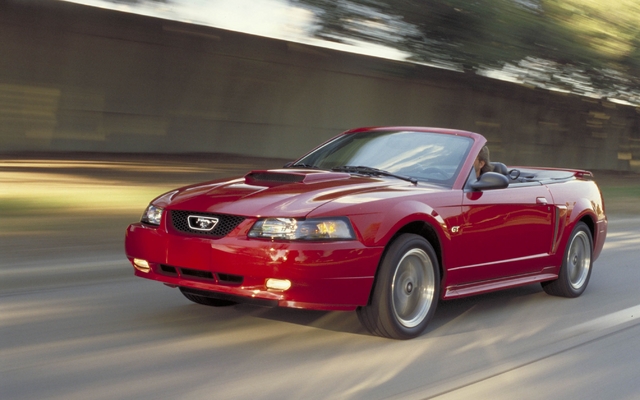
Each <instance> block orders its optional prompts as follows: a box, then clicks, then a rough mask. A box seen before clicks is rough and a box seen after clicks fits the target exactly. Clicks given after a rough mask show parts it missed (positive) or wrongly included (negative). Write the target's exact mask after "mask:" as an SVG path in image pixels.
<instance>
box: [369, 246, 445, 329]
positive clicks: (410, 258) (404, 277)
mask: <svg viewBox="0 0 640 400" xmlns="http://www.w3.org/2000/svg"><path fill="white" fill-rule="evenodd" d="M439 293H440V272H439V268H438V259H437V257H436V253H435V251H434V250H433V247H432V246H431V244H430V243H429V242H428V241H427V240H426V239H424V238H423V237H422V236H418V235H414V234H403V235H401V236H399V237H398V238H397V239H396V240H395V241H394V242H393V243H392V244H391V246H390V247H389V249H388V250H387V252H386V254H385V256H384V258H383V260H382V263H381V264H380V268H379V270H378V274H377V277H376V283H375V286H374V289H373V295H372V299H371V304H369V305H367V306H364V307H359V308H358V310H357V313H358V318H359V319H360V322H361V323H362V324H363V325H364V326H365V328H367V329H368V330H369V331H370V332H371V333H373V334H375V335H378V336H385V337H389V338H393V339H411V338H414V337H416V336H418V335H420V334H421V333H422V332H423V331H424V330H425V328H426V327H427V324H428V323H429V320H430V319H431V317H433V314H434V312H435V310H436V305H437V301H438V295H439Z"/></svg>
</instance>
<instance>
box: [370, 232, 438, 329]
mask: <svg viewBox="0 0 640 400" xmlns="http://www.w3.org/2000/svg"><path fill="white" fill-rule="evenodd" d="M414 248H419V249H421V250H424V251H425V253H426V254H427V256H428V257H429V258H430V260H431V265H432V268H433V270H434V271H433V273H434V294H433V299H432V301H431V307H430V309H429V311H428V312H427V314H426V316H425V317H424V319H423V320H422V321H421V322H420V323H419V324H418V325H416V326H415V327H411V328H409V327H406V326H404V325H402V324H401V323H400V321H398V319H397V317H396V315H395V313H394V311H393V300H392V296H393V293H392V291H391V285H392V282H393V276H394V274H395V271H396V269H397V268H398V263H399V262H400V260H401V259H402V257H403V256H404V255H405V254H406V253H407V252H408V251H410V250H411V249H414ZM374 295H375V296H374V299H373V301H372V304H373V305H374V306H375V307H376V308H377V310H378V313H379V318H380V322H381V323H382V324H383V326H385V327H386V329H385V330H387V331H391V332H389V333H392V335H393V337H395V338H398V339H411V338H414V337H416V336H418V335H420V334H421V333H422V332H423V331H424V330H425V329H426V327H427V325H428V323H429V321H430V320H431V318H432V317H433V314H434V313H435V309H436V305H437V302H438V298H439V295H440V271H439V267H438V258H437V257H436V253H435V251H434V250H433V247H432V246H431V244H430V243H429V242H428V241H427V240H426V239H424V238H423V237H422V236H419V235H415V234H403V235H400V236H399V237H398V238H396V239H395V240H394V242H393V243H392V244H391V246H390V247H389V249H388V250H387V252H386V253H385V256H384V258H383V261H382V263H381V265H380V269H379V271H378V280H377V282H376V290H375V293H374Z"/></svg>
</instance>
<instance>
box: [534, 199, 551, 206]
mask: <svg viewBox="0 0 640 400" xmlns="http://www.w3.org/2000/svg"><path fill="white" fill-rule="evenodd" d="M536 204H542V205H543V206H546V205H547V204H549V202H548V201H547V198H546V197H536Z"/></svg>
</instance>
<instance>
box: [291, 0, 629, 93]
mask: <svg viewBox="0 0 640 400" xmlns="http://www.w3.org/2000/svg"><path fill="white" fill-rule="evenodd" d="M292 1H293V2H295V3H298V4H299V5H302V6H304V7H306V8H309V9H311V10H312V11H314V13H315V15H316V18H317V21H316V22H317V24H316V26H315V29H314V35H316V36H318V37H320V38H323V39H325V40H332V41H338V42H345V43H350V42H353V41H365V42H375V43H378V44H383V45H386V46H391V47H394V48H397V49H400V50H404V51H406V52H407V53H408V54H409V59H410V60H413V61H417V62H428V63H432V64H436V65H445V66H450V67H454V68H457V69H460V70H464V71H467V72H481V71H486V70H494V71H495V70H505V71H506V72H508V73H509V74H510V76H512V77H513V78H515V79H517V80H520V81H523V82H529V83H533V84H535V85H538V86H545V87H552V88H558V89H563V90H567V91H571V92H577V93H582V94H584V93H589V94H591V95H593V94H596V95H598V96H603V97H604V96H607V97H615V98H620V99H626V100H629V101H632V102H638V101H639V100H640V50H639V48H640V27H639V24H638V22H639V21H640V2H638V1H637V0H612V1H602V0H338V1H333V0H292Z"/></svg>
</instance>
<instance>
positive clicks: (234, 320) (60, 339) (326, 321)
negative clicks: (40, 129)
mask: <svg viewBox="0 0 640 400" xmlns="http://www.w3.org/2000/svg"><path fill="white" fill-rule="evenodd" d="M2 177H3V178H5V181H6V179H8V177H9V175H7V173H6V170H5V174H4V175H3V176H2ZM23 178H24V177H23ZM76 178H77V179H79V178H78V176H76ZM110 179H111V180H112V181H113V180H114V179H113V175H111V178H110ZM5 183H6V182H5ZM42 184H43V183H42V182H40V183H38V182H36V185H42ZM103 184H104V182H103ZM111 184H113V185H116V184H115V183H113V182H112V183H111ZM156 184H157V185H160V186H161V185H164V184H167V185H173V182H168V181H163V182H162V184H160V183H157V182H156ZM46 185H47V187H50V188H51V187H53V186H55V185H54V184H52V183H51V181H50V179H49V178H47V180H46ZM62 185H66V183H64V184H62ZM37 187H39V186H37ZM140 187H141V186H140V185H137V186H135V188H136V190H137V189H138V188H140ZM29 190H32V191H37V190H36V189H35V187H31V189H29ZM74 190H75V189H74ZM77 190H80V189H77ZM82 190H84V189H82ZM69 193H71V194H73V193H76V192H74V191H73V190H71V191H70V192H69ZM78 193H79V192H78ZM14 197H15V195H14ZM15 198H18V197H15ZM109 204H111V203H109ZM109 204H107V205H109ZM144 206H145V204H142V205H139V206H138V205H136V206H135V207H129V206H128V205H122V204H120V203H114V204H111V205H110V208H107V209H108V211H109V212H106V213H95V210H91V209H89V210H84V209H78V208H75V209H71V210H68V209H65V210H62V211H60V212H57V213H56V215H48V214H47V213H46V212H45V211H46V210H45V208H44V207H43V206H40V207H37V208H32V211H33V212H32V213H30V214H29V213H27V214H25V212H23V211H20V210H18V211H12V212H7V213H6V215H5V217H4V218H3V220H2V225H1V227H2V230H0V240H1V242H0V253H1V255H2V258H1V259H0V399H160V398H162V399H165V398H166V399H177V398H179V399H427V398H438V399H492V400H494V399H516V398H517V399H548V398H557V399H605V398H607V399H609V398H611V399H614V398H615V399H640V379H638V371H640V319H639V318H638V317H639V316H640V291H638V283H639V282H640V268H639V266H638V260H639V259H640V217H637V216H625V217H622V216H615V215H614V216H612V218H611V220H610V230H609V235H608V239H607V243H606V245H605V250H604V251H603V253H602V255H601V257H600V258H599V259H598V260H597V261H596V263H595V266H594V270H593V274H592V276H591V281H590V284H589V287H588V288H587V291H586V292H585V293H584V294H583V295H582V296H581V297H579V298H577V299H563V298H557V297H551V296H548V295H546V294H545V293H544V292H543V291H542V290H541V288H540V286H539V285H531V286H526V287H521V288H517V289H511V290H506V291H503V292H498V293H492V294H488V295H482V296H476V297H472V298H467V299H461V300H454V301H448V302H441V303H440V304H439V305H438V310H437V312H436V315H435V318H434V320H433V321H432V323H431V325H430V328H429V329H428V330H427V331H426V332H425V333H424V334H423V335H422V336H420V337H419V338H417V339H414V340H410V341H394V340H389V339H382V338H378V337H374V336H370V335H369V334H368V333H367V332H366V331H365V330H364V329H363V328H361V326H360V324H359V322H358V320H357V318H356V315H355V313H347V312H318V311H304V310H289V309H264V308H258V307H252V306H246V305H236V306H232V307H225V308H212V307H205V306H199V305H196V304H193V303H190V302H189V301H188V300H186V299H185V298H183V297H182V295H181V294H180V293H179V292H178V291H177V290H176V289H170V288H168V287H165V286H163V285H162V284H159V283H156V282H152V281H146V280H143V279H140V278H135V277H133V273H132V270H131V267H130V266H129V265H128V262H127V261H126V260H125V258H124V256H123V254H122V240H123V234H124V229H125V227H126V224H127V223H128V222H132V221H135V220H136V219H138V218H139V214H140V211H141V208H143V207H144ZM137 207H139V208H140V209H138V208H137ZM5 209H7V208H5ZM27 209H28V208H27ZM17 227H21V228H20V229H18V228H17Z"/></svg>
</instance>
